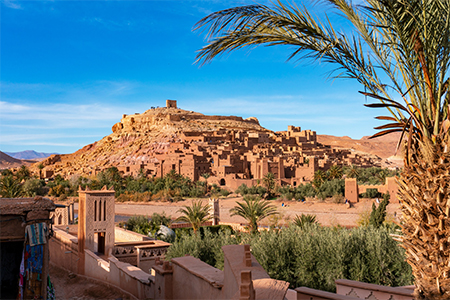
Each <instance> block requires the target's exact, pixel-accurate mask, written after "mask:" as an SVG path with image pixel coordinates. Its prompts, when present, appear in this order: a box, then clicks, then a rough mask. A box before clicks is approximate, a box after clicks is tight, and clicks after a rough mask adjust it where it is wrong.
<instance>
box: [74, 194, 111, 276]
mask: <svg viewBox="0 0 450 300" xmlns="http://www.w3.org/2000/svg"><path fill="white" fill-rule="evenodd" d="M78 195H79V204H78V253H79V255H80V260H79V270H80V271H82V272H80V273H81V274H84V249H87V250H90V251H92V252H94V253H97V254H98V255H106V256H109V255H110V254H111V253H112V250H113V247H114V217H115V206H114V200H115V191H114V189H111V190H108V189H107V188H106V186H105V187H103V188H102V189H101V190H100V191H91V190H89V188H88V187H86V190H83V189H81V187H80V188H79V190H78Z"/></svg>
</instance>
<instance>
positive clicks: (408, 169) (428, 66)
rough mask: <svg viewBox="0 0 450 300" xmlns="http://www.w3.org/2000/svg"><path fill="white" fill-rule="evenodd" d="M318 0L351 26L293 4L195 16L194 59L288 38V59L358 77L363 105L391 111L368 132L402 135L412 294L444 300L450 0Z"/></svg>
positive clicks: (449, 224) (449, 229) (448, 281)
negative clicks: (199, 39) (200, 37)
mask: <svg viewBox="0 0 450 300" xmlns="http://www.w3.org/2000/svg"><path fill="white" fill-rule="evenodd" d="M323 2H326V3H327V4H329V5H330V8H329V9H327V12H326V13H327V14H329V13H333V12H336V13H337V14H339V15H340V16H342V17H344V18H345V19H346V20H347V21H348V22H349V23H351V25H352V26H351V27H349V28H350V29H343V28H338V26H340V24H342V23H340V22H339V21H337V22H336V23H334V21H333V20H336V19H333V18H329V17H328V16H326V17H325V18H323V19H322V20H319V19H318V17H316V14H313V13H311V12H310V11H309V10H308V9H307V8H305V7H303V6H302V7H298V6H296V5H294V4H283V3H281V2H277V4H273V5H270V6H266V5H257V4H256V5H249V6H243V7H235V8H230V9H227V10H223V11H219V12H215V13H212V14H210V15H209V16H207V17H205V18H203V19H202V20H200V21H199V22H198V23H197V25H196V29H199V28H205V27H206V28H207V32H208V44H207V45H206V46H204V47H203V48H202V49H201V50H200V51H199V53H198V56H197V59H198V61H199V62H208V61H210V60H212V59H213V58H214V57H216V56H217V55H219V54H221V53H224V52H228V51H232V50H235V49H239V48H242V47H246V46H257V45H269V46H272V45H290V46H293V52H292V54H291V56H290V58H298V57H299V55H304V56H303V57H307V58H311V59H313V60H317V61H319V60H321V61H325V62H327V63H332V64H334V65H336V66H337V69H336V70H338V73H337V75H336V77H341V78H351V79H354V80H356V81H357V82H359V83H360V84H361V85H362V87H363V88H364V92H361V93H362V94H363V95H365V96H366V97H370V98H371V99H374V100H375V101H377V102H378V103H375V104H367V106H369V107H374V108H386V109H387V110H388V112H389V115H388V116H380V117H377V118H378V119H380V120H384V121H388V123H387V124H385V125H382V126H379V127H377V128H376V129H379V130H381V131H380V132H378V133H377V134H375V135H374V136H373V137H376V136H381V135H384V134H388V133H391V132H402V137H405V136H406V137H407V143H406V147H405V151H404V162H405V164H404V168H403V172H402V173H401V174H400V177H399V179H398V183H399V186H400V189H399V193H398V195H399V198H400V200H401V205H402V211H403V216H404V218H403V219H404V224H403V227H402V230H403V237H402V239H403V243H402V246H403V247H404V248H406V249H407V251H406V253H407V261H408V263H409V264H410V265H411V266H412V270H413V274H414V276H415V279H416V281H415V284H416V291H415V293H416V298H418V299H447V298H448V295H449V294H450V275H449V274H450V273H449V270H448V269H447V268H448V267H447V266H448V265H450V257H449V255H448V253H447V251H448V250H446V249H447V247H446V246H442V245H447V239H448V236H450V220H449V219H448V216H447V214H448V211H449V209H450V203H449V202H448V201H446V200H443V199H448V198H449V196H450V189H449V188H448V183H449V182H450V173H449V172H448V170H449V169H450V151H449V146H450V131H449V129H450V108H449V103H450V102H449V101H450V89H449V83H450V79H449V67H450V26H449V22H450V1H448V0H434V1H432V0H407V1H406V0H405V1H395V0H381V1H380V0H366V1H364V2H363V4H362V5H356V4H352V2H351V1H346V0H326V1H325V0H324V1H323ZM419 212H426V214H425V213H419ZM417 229H418V230H417ZM423 240H427V243H423ZM429 266H433V268H430V267H429Z"/></svg>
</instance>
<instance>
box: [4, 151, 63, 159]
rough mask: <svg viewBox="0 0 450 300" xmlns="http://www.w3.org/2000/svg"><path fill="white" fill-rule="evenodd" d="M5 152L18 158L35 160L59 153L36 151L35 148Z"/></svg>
mask: <svg viewBox="0 0 450 300" xmlns="http://www.w3.org/2000/svg"><path fill="white" fill-rule="evenodd" d="M4 153H6V154H8V155H9V156H11V157H14V158H17V159H33V160H42V159H44V158H47V157H49V156H50V155H52V154H58V153H43V152H36V151H34V150H25V151H21V152H4Z"/></svg>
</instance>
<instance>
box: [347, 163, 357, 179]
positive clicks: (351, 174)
mask: <svg viewBox="0 0 450 300" xmlns="http://www.w3.org/2000/svg"><path fill="white" fill-rule="evenodd" d="M347 176H348V178H358V176H359V170H358V167H357V166H355V165H351V166H350V168H349V169H348V170H347Z"/></svg>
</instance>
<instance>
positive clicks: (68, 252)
mask: <svg viewBox="0 0 450 300" xmlns="http://www.w3.org/2000/svg"><path fill="white" fill-rule="evenodd" d="M48 244H49V252H50V262H51V263H52V264H54V265H57V266H59V267H61V268H64V269H66V270H69V271H70V272H72V273H75V274H79V273H80V272H79V270H78V239H77V238H76V237H75V236H73V235H71V234H69V233H67V232H65V231H63V230H61V229H58V228H55V227H54V228H53V237H52V238H51V239H50V240H49V243H48Z"/></svg>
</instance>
